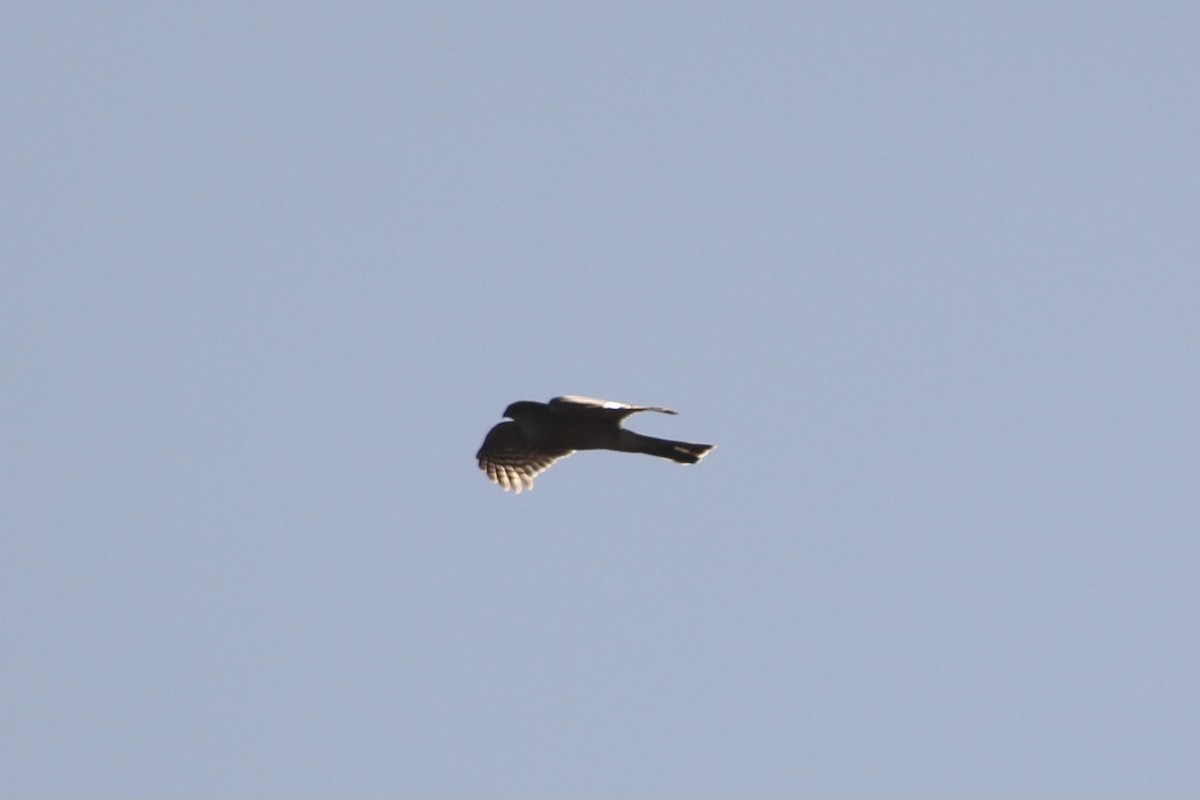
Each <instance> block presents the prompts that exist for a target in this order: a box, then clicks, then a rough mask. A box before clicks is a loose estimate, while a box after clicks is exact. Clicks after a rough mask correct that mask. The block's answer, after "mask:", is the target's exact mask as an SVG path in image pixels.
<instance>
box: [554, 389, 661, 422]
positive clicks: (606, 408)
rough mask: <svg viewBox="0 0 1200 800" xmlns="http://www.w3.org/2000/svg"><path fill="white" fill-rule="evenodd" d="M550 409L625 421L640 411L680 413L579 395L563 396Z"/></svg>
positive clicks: (556, 399)
mask: <svg viewBox="0 0 1200 800" xmlns="http://www.w3.org/2000/svg"><path fill="white" fill-rule="evenodd" d="M550 407H551V408H552V409H554V410H555V411H559V412H563V413H569V414H573V413H579V414H587V413H597V412H598V413H601V414H603V413H605V412H608V413H612V414H615V415H616V416H617V417H618V418H620V419H624V418H625V417H628V416H629V415H630V414H633V413H635V412H638V411H657V412H659V413H661V414H677V413H679V412H677V411H672V410H671V409H669V408H663V407H662V406H635V405H633V404H631V403H618V402H616V401H615V400H599V399H597V398H595V397H583V396H582V395H577V394H568V395H563V396H562V397H555V398H554V399H552V400H551V401H550Z"/></svg>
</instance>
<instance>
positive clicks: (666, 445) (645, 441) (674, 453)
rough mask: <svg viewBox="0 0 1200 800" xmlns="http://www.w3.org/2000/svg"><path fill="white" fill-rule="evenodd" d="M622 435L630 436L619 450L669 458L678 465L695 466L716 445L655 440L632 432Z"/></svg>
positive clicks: (624, 432)
mask: <svg viewBox="0 0 1200 800" xmlns="http://www.w3.org/2000/svg"><path fill="white" fill-rule="evenodd" d="M621 433H622V434H631V436H629V437H628V438H626V437H624V436H623V437H622V438H623V439H625V441H624V442H622V444H624V445H626V446H625V447H623V448H621V449H623V450H628V451H630V452H634V453H645V454H646V455H649V456H658V457H659V458H669V459H671V460H672V461H674V462H676V463H678V464H695V463H696V462H697V461H699V460H700V459H702V458H704V457H705V456H706V455H708V451H709V450H712V449H713V448H714V447H716V445H712V444H694V443H692V442H674V441H671V440H670V439H656V438H655V437H653V436H643V435H642V434H640V433H634V432H633V431H625V430H623V431H621Z"/></svg>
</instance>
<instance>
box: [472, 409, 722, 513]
mask: <svg viewBox="0 0 1200 800" xmlns="http://www.w3.org/2000/svg"><path fill="white" fill-rule="evenodd" d="M638 411H657V412H659V413H660V414H675V413H677V412H675V411H672V410H671V409H669V408H661V407H659V406H635V405H630V404H629V403H614V402H613V401H611V400H597V399H595V398H593V397H579V396H577V395H566V396H564V397H555V398H554V399H553V400H551V401H550V402H549V403H537V402H534V401H533V400H518V401H517V402H515V403H511V404H510V405H509V406H508V408H506V409H504V416H506V417H508V418H509V419H510V420H512V421H511V422H501V423H500V424H499V425H497V426H496V427H494V428H492V429H491V430H490V431H488V435H487V436H486V437H485V438H484V440H483V446H482V447H480V448H479V452H478V453H476V454H475V457H476V458H477V459H479V468H480V469H481V470H483V471H484V472H485V473H487V476H488V480H490V481H491V482H492V483H497V484H499V485H500V488H502V489H504V491H506V492H507V491H512V492H515V493H516V494H520V493H521V490H522V489H532V488H533V479H534V478H536V477H537V476H538V475H540V474H541V473H542V472H544V471H545V470H546V469H547V468H548V467H549V466H550V465H551V464H553V463H554V462H555V461H558V460H559V459H560V458H566V457H567V456H569V455H571V454H572V453H574V452H575V451H576V450H617V451H619V452H622V453H644V454H646V455H648V456H658V457H659V458H669V459H671V460H672V461H675V462H677V463H679V464H695V463H696V462H697V461H699V460H700V459H702V458H704V456H706V455H708V451H709V450H712V449H713V447H715V445H711V444H692V443H691V442H673V441H671V440H670V439H656V438H654V437H653V436H643V435H642V434H640V433H634V432H633V431H627V430H625V429H624V428H622V427H621V423H622V422H623V421H624V419H625V418H626V417H628V416H629V415H630V414H635V413H637V412H638Z"/></svg>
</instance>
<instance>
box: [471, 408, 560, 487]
mask: <svg viewBox="0 0 1200 800" xmlns="http://www.w3.org/2000/svg"><path fill="white" fill-rule="evenodd" d="M574 452H575V451H574V450H546V449H544V448H540V447H537V446H535V445H533V444H532V443H530V442H529V441H527V440H526V439H525V437H524V436H523V435H522V434H521V428H520V426H519V425H517V423H515V422H501V423H500V424H499V425H497V426H495V427H494V428H492V429H491V430H490V431H488V435H487V436H486V437H485V438H484V440H483V445H482V446H481V447H480V448H479V452H478V453H476V454H475V457H476V458H477V459H479V468H480V469H481V470H483V471H484V472H485V473H487V476H488V480H490V481H491V482H492V483H496V484H499V485H500V488H502V489H504V491H506V492H508V491H511V492H515V493H516V494H520V493H521V491H522V490H523V489H532V488H533V479H534V478H536V477H537V476H538V475H540V474H541V473H543V472H545V471H546V469H547V468H549V467H550V465H551V464H553V463H554V462H555V461H558V460H559V459H560V458H566V457H567V456H569V455H571V453H574Z"/></svg>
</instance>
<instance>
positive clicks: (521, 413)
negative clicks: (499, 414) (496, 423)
mask: <svg viewBox="0 0 1200 800" xmlns="http://www.w3.org/2000/svg"><path fill="white" fill-rule="evenodd" d="M543 407H544V404H543V403H535V402H534V401H532V400H518V401H517V402H515V403H509V404H508V408H506V409H504V416H506V417H508V418H509V419H511V420H516V421H518V422H519V421H520V420H522V419H529V418H531V417H534V416H536V415H537V414H538V413H539V412H540V411H541V410H542V408H543Z"/></svg>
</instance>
